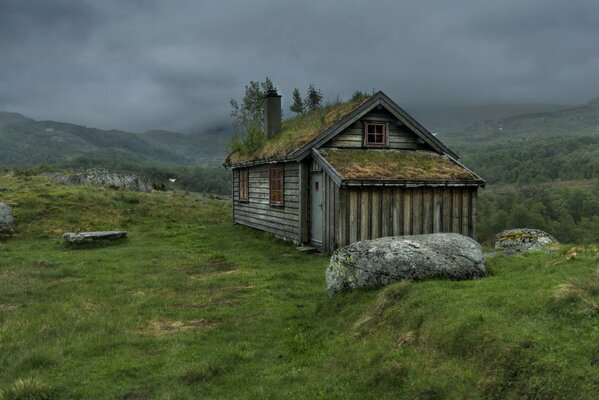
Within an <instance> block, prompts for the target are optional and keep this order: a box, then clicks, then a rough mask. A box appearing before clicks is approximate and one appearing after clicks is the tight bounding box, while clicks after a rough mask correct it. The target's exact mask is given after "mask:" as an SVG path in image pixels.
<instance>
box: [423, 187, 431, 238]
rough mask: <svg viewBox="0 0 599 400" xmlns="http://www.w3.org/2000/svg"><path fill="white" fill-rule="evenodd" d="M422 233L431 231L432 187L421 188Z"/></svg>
mask: <svg viewBox="0 0 599 400" xmlns="http://www.w3.org/2000/svg"><path fill="white" fill-rule="evenodd" d="M422 233H433V189H432V188H423V189H422Z"/></svg>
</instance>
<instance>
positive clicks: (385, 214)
mask: <svg viewBox="0 0 599 400" xmlns="http://www.w3.org/2000/svg"><path fill="white" fill-rule="evenodd" d="M382 196H383V199H382V207H383V209H382V213H381V218H382V220H381V236H382V237H385V236H391V235H392V232H393V221H392V220H391V215H392V212H391V202H392V201H393V198H392V196H393V193H392V189H389V188H384V189H383V195H382Z"/></svg>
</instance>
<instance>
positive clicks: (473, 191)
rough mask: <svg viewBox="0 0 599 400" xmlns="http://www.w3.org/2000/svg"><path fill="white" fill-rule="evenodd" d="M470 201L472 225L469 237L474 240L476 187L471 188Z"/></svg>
mask: <svg viewBox="0 0 599 400" xmlns="http://www.w3.org/2000/svg"><path fill="white" fill-rule="evenodd" d="M471 196H472V197H471V201H472V205H471V210H470V213H471V215H472V225H471V226H470V237H471V238H472V239H474V240H476V213H477V210H476V202H477V197H478V190H477V188H474V189H472V192H471Z"/></svg>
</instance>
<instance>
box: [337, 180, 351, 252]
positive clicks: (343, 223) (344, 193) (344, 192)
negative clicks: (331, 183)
mask: <svg viewBox="0 0 599 400" xmlns="http://www.w3.org/2000/svg"><path fill="white" fill-rule="evenodd" d="M338 198H339V208H338V211H339V212H338V213H337V224H338V226H339V228H338V229H337V234H336V243H335V246H336V247H337V248H339V247H343V246H345V245H347V244H348V243H347V237H348V235H347V234H348V232H349V227H348V216H349V195H348V189H344V188H340V189H339V197H338Z"/></svg>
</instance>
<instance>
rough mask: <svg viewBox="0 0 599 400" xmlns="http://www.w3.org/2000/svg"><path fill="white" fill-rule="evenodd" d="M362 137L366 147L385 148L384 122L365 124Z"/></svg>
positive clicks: (385, 132)
mask: <svg viewBox="0 0 599 400" xmlns="http://www.w3.org/2000/svg"><path fill="white" fill-rule="evenodd" d="M364 136H365V140H364V143H365V144H366V146H378V147H383V146H386V145H387V124H385V123H384V122H365V123H364Z"/></svg>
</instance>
